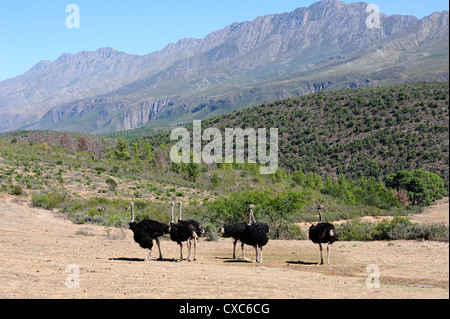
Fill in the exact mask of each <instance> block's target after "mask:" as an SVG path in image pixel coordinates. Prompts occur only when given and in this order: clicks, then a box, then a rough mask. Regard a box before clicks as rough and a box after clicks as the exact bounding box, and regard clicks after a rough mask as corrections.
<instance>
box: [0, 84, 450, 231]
mask: <svg viewBox="0 0 450 319" xmlns="http://www.w3.org/2000/svg"><path fill="white" fill-rule="evenodd" d="M448 116H449V115H448V83H417V84H410V85H402V86H394V87H388V88H371V89H354V90H343V91H335V92H326V93H318V94H313V95H309V96H305V97H301V98H298V99H288V100H284V101H278V102H274V103H271V104H267V105H262V106H259V107H254V108H251V109H247V110H243V111H240V112H235V113H233V114H230V115H226V116H222V117H219V118H214V119H211V120H208V121H204V122H203V123H202V125H203V127H204V128H207V127H217V128H219V129H221V130H222V129H224V128H225V127H242V128H247V127H253V128H261V127H266V128H270V127H278V128H279V137H280V157H279V158H280V164H281V168H280V169H279V170H278V171H277V173H276V174H274V175H260V174H259V167H260V165H259V164H249V163H246V164H237V163H232V164H217V165H206V164H194V163H190V164H173V163H172V162H171V161H170V159H169V150H170V148H171V145H172V144H173V142H171V141H170V140H169V136H168V133H165V132H160V133H158V134H155V135H151V136H145V137H139V138H135V136H136V135H135V134H131V133H130V132H128V133H125V134H124V135H121V134H120V133H117V134H116V135H115V137H114V138H113V137H108V136H103V137H101V136H92V135H86V134H84V135H80V134H74V133H60V132H14V133H8V134H4V135H3V136H0V187H1V188H0V191H4V192H9V193H11V194H14V195H17V196H26V195H28V194H30V193H31V194H32V203H33V205H35V206H39V207H43V208H46V209H54V208H56V209H58V210H60V211H61V212H62V213H65V214H66V215H67V216H68V217H70V218H71V219H72V220H74V221H75V222H77V223H98V224H102V225H106V226H114V227H126V225H127V223H128V222H129V217H130V216H129V212H127V211H126V210H125V206H126V203H127V201H129V200H130V199H133V200H134V201H135V202H136V208H137V215H138V217H139V218H145V217H150V218H153V219H156V220H160V221H162V222H168V221H169V215H168V206H167V202H168V201H170V200H183V201H184V202H185V203H187V204H189V205H186V206H185V207H186V208H185V214H186V216H187V217H192V218H196V219H199V220H201V221H202V222H203V223H204V224H205V225H206V227H207V230H208V236H209V237H210V238H211V239H215V238H217V236H219V233H218V231H219V229H220V227H222V226H223V225H224V224H228V223H233V222H238V221H242V220H246V218H248V216H247V210H246V207H247V205H248V204H250V203H253V204H255V205H256V206H257V207H256V209H255V214H256V218H257V220H258V221H264V222H267V223H269V224H270V225H271V229H272V232H271V236H272V238H297V239H305V238H306V235H305V234H304V233H302V231H301V229H300V227H299V226H297V224H298V223H301V222H315V221H317V220H318V216H317V211H316V210H315V204H314V202H315V201H316V200H319V201H321V202H323V203H324V204H325V205H326V207H327V211H328V212H327V214H326V219H327V220H328V221H337V220H347V221H348V222H347V223H345V224H343V225H341V226H340V227H339V229H338V231H339V233H340V236H342V238H343V239H356V240H378V239H381V240H384V239H395V238H397V237H395V236H397V235H395V234H403V235H402V236H400V235H398V236H400V237H399V238H401V239H434V240H448V227H443V226H442V225H433V226H429V227H428V226H427V227H425V226H420V225H413V224H411V223H408V222H407V221H405V219H402V218H401V216H407V215H409V214H411V213H418V212H420V211H421V206H425V205H430V204H431V203H432V202H433V201H435V200H437V199H440V198H442V197H443V196H445V195H448ZM127 136H129V137H130V136H132V137H133V138H132V139H127V138H126V137H127ZM363 216H395V217H396V218H395V219H394V221H392V222H383V223H382V224H370V223H361V222H360V221H359V218H360V217H363ZM386 223H387V224H386Z"/></svg>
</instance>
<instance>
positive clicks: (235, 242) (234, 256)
mask: <svg viewBox="0 0 450 319" xmlns="http://www.w3.org/2000/svg"><path fill="white" fill-rule="evenodd" d="M236 244H237V240H235V241H234V243H233V259H236Z"/></svg>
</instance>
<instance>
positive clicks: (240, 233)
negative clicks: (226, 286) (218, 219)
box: [222, 205, 269, 263]
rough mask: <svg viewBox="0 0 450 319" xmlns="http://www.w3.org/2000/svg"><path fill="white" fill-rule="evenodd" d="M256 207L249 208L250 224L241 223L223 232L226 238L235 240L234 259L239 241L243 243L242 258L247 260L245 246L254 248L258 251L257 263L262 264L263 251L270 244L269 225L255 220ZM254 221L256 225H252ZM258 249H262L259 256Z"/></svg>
mask: <svg viewBox="0 0 450 319" xmlns="http://www.w3.org/2000/svg"><path fill="white" fill-rule="evenodd" d="M254 208H255V206H254V205H250V206H248V211H249V215H250V216H249V222H248V224H245V223H240V224H234V225H230V226H226V227H224V228H223V230H222V234H224V236H225V237H226V236H230V237H233V238H234V240H235V241H234V250H233V259H235V257H236V243H237V241H238V240H239V241H241V243H242V246H241V247H242V256H243V258H244V259H245V254H244V245H248V246H252V247H254V248H255V251H256V262H259V263H262V262H263V256H262V249H263V247H264V246H265V245H267V243H268V242H269V238H268V237H267V234H268V233H269V225H267V224H265V223H257V222H256V220H255V216H254V215H253V209H254ZM252 221H253V222H254V223H252ZM258 248H259V249H260V253H259V254H258Z"/></svg>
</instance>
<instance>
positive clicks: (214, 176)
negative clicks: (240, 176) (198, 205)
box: [211, 172, 221, 188]
mask: <svg viewBox="0 0 450 319" xmlns="http://www.w3.org/2000/svg"><path fill="white" fill-rule="evenodd" d="M220 182H221V180H220V178H219V174H217V173H216V172H214V173H213V174H212V177H211V185H212V187H213V188H216V187H218V186H219V185H220Z"/></svg>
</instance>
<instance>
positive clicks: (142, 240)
mask: <svg viewBox="0 0 450 319" xmlns="http://www.w3.org/2000/svg"><path fill="white" fill-rule="evenodd" d="M129 207H130V208H131V222H130V229H131V230H132V231H133V233H134V241H135V242H137V243H138V244H139V245H140V246H141V247H142V248H144V249H148V250H149V256H148V258H147V260H150V259H151V258H152V248H153V239H154V240H155V241H156V244H157V245H158V249H159V260H161V259H162V253H161V245H160V243H159V237H161V236H164V234H168V233H169V226H167V225H166V224H163V223H160V222H157V221H155V220H150V219H144V220H143V221H141V222H140V223H138V224H136V222H135V220H134V203H133V202H130V204H129Z"/></svg>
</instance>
